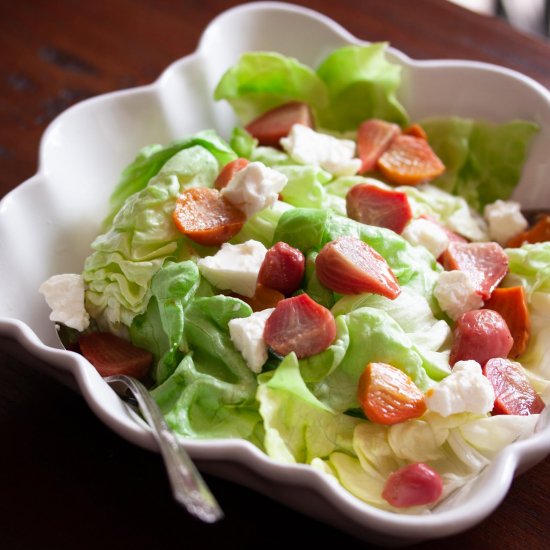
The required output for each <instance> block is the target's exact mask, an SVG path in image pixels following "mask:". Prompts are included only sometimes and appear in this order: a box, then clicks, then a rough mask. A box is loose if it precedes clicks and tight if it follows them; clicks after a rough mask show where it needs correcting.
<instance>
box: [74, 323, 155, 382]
mask: <svg viewBox="0 0 550 550" xmlns="http://www.w3.org/2000/svg"><path fill="white" fill-rule="evenodd" d="M78 343H79V346H80V352H81V353H82V355H84V357H86V359H88V361H90V363H91V364H92V365H93V366H94V367H95V368H96V369H97V371H98V372H99V374H101V376H111V375H113V374H127V375H129V376H133V377H135V378H143V377H144V376H145V375H146V374H147V373H148V372H149V369H150V368H151V365H152V363H153V355H152V353H150V352H149V351H147V350H144V349H142V348H138V347H136V346H134V345H133V344H131V343H130V342H128V341H127V340H124V339H123V338H120V337H118V336H115V335H114V334H111V333H110V332H90V333H89V334H83V335H82V336H80V338H79V339H78Z"/></svg>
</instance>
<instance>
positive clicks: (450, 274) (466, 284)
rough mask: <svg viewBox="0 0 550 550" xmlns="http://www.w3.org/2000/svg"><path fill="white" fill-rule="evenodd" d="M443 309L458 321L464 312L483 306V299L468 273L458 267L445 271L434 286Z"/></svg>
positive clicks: (435, 294) (435, 293) (436, 296)
mask: <svg viewBox="0 0 550 550" xmlns="http://www.w3.org/2000/svg"><path fill="white" fill-rule="evenodd" d="M434 296H435V298H436V300H437V301H438V302H439V305H440V306H441V309H442V310H443V311H445V312H446V313H447V315H448V316H449V317H450V318H451V319H453V320H454V321H456V320H457V319H458V318H459V317H460V316H461V315H462V314H463V313H466V312H467V311H471V310H473V309H480V308H481V307H483V299H482V298H481V296H480V295H479V294H478V293H477V292H476V286H475V284H474V282H473V281H472V279H471V278H470V277H469V276H468V274H467V273H466V272H464V271H460V270H458V269H456V270H453V271H443V272H442V273H441V274H440V275H439V279H438V280H437V283H436V285H435V288H434Z"/></svg>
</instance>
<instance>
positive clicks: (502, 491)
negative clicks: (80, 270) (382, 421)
mask: <svg viewBox="0 0 550 550" xmlns="http://www.w3.org/2000/svg"><path fill="white" fill-rule="evenodd" d="M268 11H271V12H272V13H275V12H277V13H280V14H284V16H285V17H296V16H298V15H299V16H301V17H304V18H306V19H308V20H311V21H313V22H316V24H319V25H320V27H321V28H326V32H327V34H328V33H332V34H333V35H334V36H337V37H338V38H339V39H341V40H342V42H343V43H350V44H356V43H365V41H363V40H359V39H358V38H356V37H354V36H353V35H351V34H350V33H349V32H348V31H346V30H345V29H344V28H342V27H341V26H340V25H339V24H337V23H335V22H334V21H333V20H331V19H329V18H328V17H326V16H324V15H321V14H319V13H317V12H315V11H313V10H310V9H308V8H304V7H300V6H295V5H292V4H285V3H279V2H258V3H252V4H244V5H240V6H237V7H234V8H231V9H229V10H227V11H225V12H223V13H221V14H220V15H218V16H217V17H216V18H215V19H213V20H212V22H211V23H210V24H209V25H208V26H207V28H206V29H205V31H204V32H203V34H202V37H201V39H200V41H199V45H198V48H197V49H196V50H195V52H194V53H192V54H190V55H188V56H186V57H184V58H181V59H179V60H176V61H174V62H173V63H171V64H170V65H169V66H168V67H167V68H166V69H165V70H164V71H163V73H162V74H161V75H160V76H159V77H158V78H157V80H156V81H155V82H153V83H151V84H149V85H146V86H141V87H139V88H134V89H129V90H122V91H115V92H111V93H108V94H103V95H100V96H97V97H93V98H90V99H87V100H85V101H83V102H81V103H79V104H77V105H74V106H72V107H70V108H69V109H67V110H66V111H65V112H63V113H61V114H60V115H59V116H58V117H57V118H56V119H55V120H54V121H52V122H51V123H50V125H49V126H48V128H47V129H46V131H45V133H44V135H43V137H42V140H41V143H40V162H39V168H38V171H37V173H36V174H35V175H34V176H33V177H31V178H29V180H27V181H26V182H24V183H23V184H21V185H20V186H18V187H17V188H16V189H14V190H13V191H11V192H10V193H8V194H7V195H6V196H5V197H4V198H3V199H2V201H1V202H0V222H1V221H2V220H1V218H2V215H4V214H5V213H6V212H8V210H9V209H10V207H11V205H12V203H13V202H16V201H17V193H19V191H20V189H21V188H24V187H26V186H30V185H41V184H44V182H45V181H47V180H48V177H49V176H48V171H47V169H46V167H47V163H48V159H47V154H48V153H47V144H48V142H49V141H51V140H52V139H54V137H55V134H56V133H57V132H58V131H62V130H63V128H62V125H63V123H64V122H65V121H66V119H67V117H69V116H71V115H72V113H73V112H75V111H78V110H80V109H82V108H83V107H84V106H86V105H90V104H92V103H100V104H101V103H103V102H106V101H108V100H109V98H111V97H115V98H122V97H124V98H129V97H131V96H132V95H134V94H141V93H143V92H146V93H152V94H159V95H160V93H161V89H162V88H163V87H164V86H165V84H166V83H167V82H169V81H170V77H171V75H172V74H173V73H174V72H176V71H179V70H182V66H184V65H185V64H188V63H190V62H192V61H193V60H194V59H195V58H197V57H198V56H200V55H201V53H202V52H203V50H206V49H207V48H208V44H209V41H210V40H211V39H212V38H211V37H212V36H213V35H215V34H216V33H217V32H218V27H219V26H220V25H223V24H224V22H225V21H226V20H227V19H228V18H240V17H259V16H261V14H262V13H265V12H268ZM388 52H389V53H390V55H393V56H394V58H395V59H397V60H399V61H400V62H401V63H402V64H403V65H404V66H407V67H409V68H410V69H411V70H413V69H416V68H420V67H431V68H444V69H449V68H450V69H452V68H460V69H465V70H477V71H482V72H487V71H489V72H490V73H492V74H501V75H504V76H505V77H506V78H510V79H512V80H514V81H516V82H520V83H521V85H522V86H525V87H527V88H530V89H531V93H533V94H536V95H537V96H539V97H540V98H541V100H542V101H543V102H544V101H545V102H546V103H547V104H548V110H549V111H550V93H549V92H548V90H546V89H545V88H544V87H543V86H541V85H540V84H538V83H537V82H535V81H533V80H532V79H530V78H529V77H526V76H524V75H522V74H520V73H518V72H516V71H513V70H510V69H506V68H503V67H498V66H495V65H491V64H488V63H481V62H472V61H462V60H425V61H415V60H412V59H410V58H409V57H408V56H407V55H405V54H403V53H402V52H400V51H398V50H395V49H394V48H391V47H390V48H388ZM183 70H185V67H183ZM548 117H549V120H550V115H548ZM0 229H1V227H0ZM0 251H1V247H0ZM0 305H1V304H0ZM0 313H1V314H2V315H3V312H0ZM41 322H42V323H45V322H48V323H50V321H44V320H41ZM0 337H5V338H7V339H8V340H12V341H15V342H17V343H18V344H19V345H20V346H21V347H22V348H24V349H25V350H26V351H27V352H28V353H29V354H30V355H31V356H33V357H35V358H37V359H39V360H41V361H43V362H44V363H47V364H48V365H50V366H51V368H52V369H53V370H55V371H57V372H58V373H60V374H61V375H62V376H67V377H68V378H71V377H72V378H74V380H75V381H76V384H77V386H78V389H79V391H80V392H81V393H82V395H83V397H84V398H85V399H86V401H87V403H88V405H89V406H90V408H91V409H92V410H93V412H94V413H95V414H96V415H97V416H98V417H99V418H100V419H101V420H102V421H103V422H104V423H105V424H107V425H108V426H109V427H110V428H111V429H113V430H114V431H115V432H116V433H118V434H119V435H120V436H122V437H124V438H125V439H127V440H128V441H130V442H132V443H134V444H137V445H139V446H141V447H144V448H147V449H150V450H156V449H157V446H156V443H155V441H154V439H153V437H152V435H151V433H150V431H149V430H148V428H147V426H146V425H145V424H144V423H143V422H140V421H139V420H137V419H136V417H135V416H133V415H132V414H131V413H130V412H129V410H128V409H127V408H126V407H125V406H124V405H122V404H121V403H120V401H119V400H118V398H116V396H115V395H114V393H113V392H112V390H110V388H109V387H108V386H107V385H106V384H105V382H103V380H102V379H101V377H100V376H99V375H98V374H97V372H96V371H95V370H94V369H93V367H91V365H90V364H89V363H88V362H87V361H86V360H85V359H84V358H83V357H81V356H80V355H78V354H75V353H72V352H68V351H65V350H61V349H57V348H56V347H55V346H54V345H53V344H52V342H49V345H48V344H46V343H44V342H43V341H42V340H41V339H40V338H39V336H38V335H37V334H36V332H35V331H34V330H33V329H32V328H31V327H30V326H29V324H27V323H25V322H23V321H21V320H19V319H17V318H13V317H10V316H1V317H0ZM544 416H545V417H547V416H548V415H546V414H545V415H544ZM541 420H542V419H541ZM544 420H545V424H546V425H545V426H544V428H543V429H541V430H540V431H538V432H537V433H535V434H534V435H533V436H532V437H530V438H529V439H527V440H524V441H519V442H516V443H514V444H512V445H509V446H508V447H506V448H505V449H504V450H503V451H502V452H501V453H499V455H498V456H497V457H496V458H495V459H494V461H493V462H492V463H491V465H490V466H489V467H488V468H487V472H485V473H484V477H485V478H487V477H490V478H491V481H488V482H487V483H488V486H489V487H490V489H491V491H486V490H485V491H483V492H480V491H478V492H477V493H473V494H472V495H471V498H469V499H467V500H465V501H464V502H462V503H461V504H460V505H459V506H457V507H454V508H453V507H451V508H450V509H446V510H442V511H437V512H435V513H432V514H427V515H400V514H394V513H392V512H387V511H384V510H380V509H378V508H375V507H372V506H370V505H368V504H365V503H363V502H362V501H360V500H359V499H357V498H355V497H354V496H353V495H351V494H350V493H349V492H348V491H347V490H345V489H344V488H343V487H341V486H340V485H339V484H338V483H337V482H335V481H334V480H333V479H331V478H330V477H329V476H326V475H324V474H322V473H321V472H319V471H317V470H315V469H313V468H311V467H309V466H306V465H301V464H296V465H291V464H290V465H289V464H282V463H279V462H275V461H274V460H272V459H270V458H269V457H268V456H267V455H265V454H264V453H263V452H261V451H260V450H259V449H257V448H256V447H254V446H253V445H252V444H250V443H248V442H246V441H242V440H185V441H184V444H185V447H186V448H187V449H188V451H189V452H190V454H191V455H192V456H193V457H194V458H195V459H197V460H199V462H200V464H201V466H203V467H205V468H206V469H209V464H210V465H212V464H213V465H214V468H212V471H214V472H215V471H216V468H215V463H216V462H217V461H224V462H226V463H227V462H228V461H229V462H234V463H236V464H240V465H241V466H243V467H244V468H245V469H247V470H249V471H250V472H253V473H255V474H257V475H259V476H261V477H262V478H264V479H268V480H272V481H277V482H279V483H281V482H282V481H283V482H284V483H286V484H289V485H295V486H296V487H300V486H302V487H308V488H310V489H312V490H313V491H314V492H316V493H318V494H319V495H320V496H322V497H323V498H324V499H326V501H327V502H329V503H330V504H331V505H332V507H333V508H338V509H339V510H340V512H341V514H342V516H343V517H344V518H348V519H349V520H350V526H349V528H348V527H347V526H346V525H345V522H344V525H342V524H341V522H340V525H339V527H340V528H342V529H344V530H349V532H351V533H353V534H355V535H356V536H359V537H361V538H366V539H371V538H372V537H373V534H372V533H371V531H372V532H374V533H375V534H376V533H379V534H380V535H383V536H384V537H387V540H386V542H389V543H395V542H397V543H403V542H406V541H407V540H423V539H428V538H436V537H441V536H446V535H451V534H454V533H457V532H459V531H463V530H465V529H467V528H469V527H471V526H473V525H475V524H476V523H478V522H480V521H481V520H482V519H483V518H485V517H486V516H487V515H489V514H490V513H491V512H492V511H493V510H494V509H495V508H496V507H497V506H498V505H499V503H500V502H501V501H502V499H503V498H504V497H505V495H506V492H507V490H508V488H509V486H510V484H511V482H512V479H513V477H514V474H515V473H517V472H518V471H519V470H520V469H522V464H523V463H528V466H531V465H532V464H534V463H536V462H538V461H540V460H542V459H543V458H544V456H546V455H547V454H548V453H550V438H548V432H549V431H550V428H549V427H548V426H547V424H548V421H547V420H548V418H545V419H544ZM229 477H230V476H229ZM251 486H254V482H252V483H251ZM474 497H475V498H474ZM287 504H289V503H288V502H287ZM298 509H302V511H304V512H306V513H308V511H307V506H305V507H304V508H302V507H301V506H298ZM324 519H325V520H327V521H330V519H329V518H324ZM362 526H364V527H365V535H364V537H362ZM375 538H376V537H375ZM379 542H380V541H379ZM381 542H382V543H384V540H383V539H382V540H381Z"/></svg>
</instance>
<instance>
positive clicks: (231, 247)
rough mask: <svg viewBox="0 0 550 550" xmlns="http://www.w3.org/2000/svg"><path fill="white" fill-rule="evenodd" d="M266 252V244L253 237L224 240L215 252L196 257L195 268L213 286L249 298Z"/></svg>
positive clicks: (253, 290) (254, 289)
mask: <svg viewBox="0 0 550 550" xmlns="http://www.w3.org/2000/svg"><path fill="white" fill-rule="evenodd" d="M266 252H267V248H266V247H265V246H264V245H263V244H262V243H260V242H258V241H254V240H249V241H246V242H244V243H242V244H229V243H224V244H222V246H221V248H220V249H219V250H218V252H216V254H214V255H213V256H206V257H205V258H201V259H200V260H199V261H198V265H199V270H200V272H201V274H202V275H203V276H204V277H205V278H206V279H208V281H209V282H210V283H212V284H213V285H214V286H215V287H217V288H219V289H221V290H232V291H233V292H236V293H237V294H241V295H242V296H248V297H249V298H251V297H252V296H254V293H255V292H256V282H257V279H258V272H259V271H260V267H261V265H262V262H263V261H264V258H265V255H266Z"/></svg>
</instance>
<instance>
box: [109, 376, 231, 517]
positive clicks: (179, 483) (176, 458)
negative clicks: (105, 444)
mask: <svg viewBox="0 0 550 550" xmlns="http://www.w3.org/2000/svg"><path fill="white" fill-rule="evenodd" d="M105 381H106V382H107V383H108V384H109V385H111V384H112V383H117V382H119V383H121V384H123V385H124V386H125V387H126V388H128V389H129V390H130V391H131V392H132V393H133V394H134V397H135V398H136V400H137V402H138V404H139V408H140V410H141V412H142V414H143V416H144V417H145V420H146V421H147V423H148V424H149V426H150V427H151V429H152V432H153V435H154V437H155V439H156V441H157V443H158V445H159V448H160V452H161V454H162V457H163V459H164V464H165V466H166V470H167V471H168V477H169V479H170V484H171V486H172V492H173V495H174V498H175V499H176V500H177V501H178V502H179V503H180V504H182V505H183V506H184V507H185V508H186V509H187V511H188V512H189V513H190V514H192V515H194V516H196V517H198V518H199V519H201V520H202V521H204V522H206V523H214V522H216V521H218V520H220V519H222V518H223V511H222V510H221V508H220V506H219V504H218V502H217V501H216V499H215V497H214V495H213V494H212V492H211V491H210V489H209V488H208V486H207V485H206V483H205V481H204V479H203V478H202V476H201V475H200V473H199V471H198V470H197V468H196V467H195V465H194V464H193V461H192V460H191V458H190V456H189V455H188V454H187V451H186V450H185V449H184V447H183V446H182V445H181V444H180V442H179V441H178V439H177V437H176V435H175V434H174V432H172V430H170V428H169V427H168V424H166V421H165V420H164V416H163V415H162V412H161V411H160V409H159V407H158V405H157V403H156V402H155V400H154V399H153V398H152V397H151V395H150V394H149V392H148V391H147V389H146V388H145V386H144V385H143V384H142V383H141V382H140V381H139V380H137V379H135V378H132V377H130V376H126V375H123V374H122V375H113V376H108V377H106V378H105ZM115 391H116V390H115Z"/></svg>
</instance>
